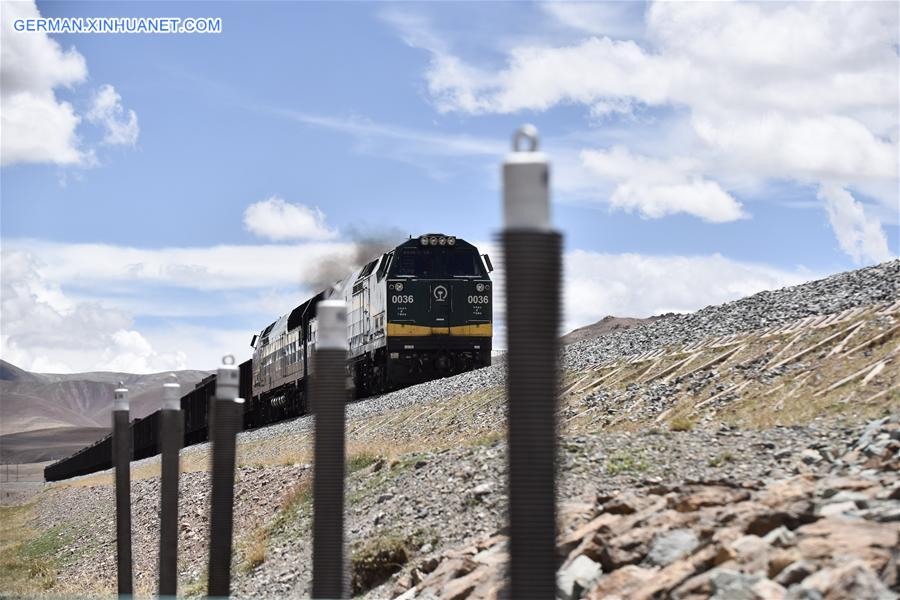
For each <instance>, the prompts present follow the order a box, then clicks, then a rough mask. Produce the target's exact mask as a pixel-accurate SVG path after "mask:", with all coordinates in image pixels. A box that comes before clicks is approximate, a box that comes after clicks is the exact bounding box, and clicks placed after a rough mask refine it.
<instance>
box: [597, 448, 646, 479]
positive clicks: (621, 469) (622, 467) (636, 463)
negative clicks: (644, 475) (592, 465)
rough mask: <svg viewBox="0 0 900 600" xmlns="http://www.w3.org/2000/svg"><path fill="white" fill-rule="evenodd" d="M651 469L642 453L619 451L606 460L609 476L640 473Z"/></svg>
mask: <svg viewBox="0 0 900 600" xmlns="http://www.w3.org/2000/svg"><path fill="white" fill-rule="evenodd" d="M649 468H650V465H649V464H648V463H647V461H646V460H645V459H644V457H643V456H642V455H641V454H640V453H636V452H630V451H628V450H617V451H616V452H614V453H613V454H612V455H610V457H609V458H607V459H606V473H607V474H608V475H619V474H620V473H640V472H643V471H646V470H647V469H649Z"/></svg>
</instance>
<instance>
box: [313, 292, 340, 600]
mask: <svg viewBox="0 0 900 600" xmlns="http://www.w3.org/2000/svg"><path fill="white" fill-rule="evenodd" d="M316 316H317V319H318V341H317V343H316V350H315V354H314V356H313V371H312V394H311V401H312V409H313V414H314V415H315V420H316V422H315V432H316V433H315V436H316V437H315V466H314V471H313V581H312V596H313V598H347V597H349V596H348V592H349V589H348V588H349V586H348V581H347V569H346V568H345V564H344V561H345V556H344V471H345V467H344V456H345V439H344V435H345V430H344V417H345V411H346V407H345V403H346V402H347V400H348V398H349V395H348V393H347V351H348V348H349V347H348V341H347V305H346V303H345V302H343V301H341V300H323V301H321V302H319V303H318V305H317V307H316Z"/></svg>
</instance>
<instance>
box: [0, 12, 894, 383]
mask: <svg viewBox="0 0 900 600" xmlns="http://www.w3.org/2000/svg"><path fill="white" fill-rule="evenodd" d="M36 17H181V18H187V17H212V18H220V19H221V23H222V30H221V33H208V34H199V33H194V34H189V33H171V34H137V33H136V34H112V33H106V34H99V33H92V34H84V33H82V34H73V33H69V34H50V35H48V34H47V33H44V32H35V31H17V30H16V29H15V27H14V23H15V21H16V19H26V18H36ZM0 24H2V40H0V50H2V65H0V66H2V69H0V71H2V86H0V100H2V106H0V120H2V124H0V159H2V160H0V162H2V167H0V169H2V171H0V247H2V257H0V281H2V311H0V319H2V320H0V354H2V358H3V359H5V360H7V361H10V362H12V363H14V364H16V365H18V366H20V367H23V368H26V369H30V370H34V371H43V372H77V371H87V370H120V371H129V372H156V371H164V370H172V369H182V368H195V369H211V368H215V365H216V364H218V362H219V360H220V358H221V356H222V355H223V354H234V355H235V356H236V357H238V358H239V359H243V358H246V357H248V356H249V355H250V352H251V350H250V348H249V341H250V338H251V336H252V334H253V333H254V332H258V331H259V330H260V329H262V328H263V327H265V326H266V325H267V324H269V323H270V322H272V321H273V320H274V319H275V318H276V317H277V316H278V315H280V314H282V313H285V312H287V311H289V310H290V309H291V308H292V307H294V306H296V305H297V304H299V303H300V302H302V301H303V300H305V299H306V298H307V297H309V296H310V295H311V294H312V293H314V292H315V291H317V290H316V285H317V284H316V282H317V281H318V279H317V278H318V277H319V276H320V275H321V273H320V271H321V264H323V262H326V263H327V262H329V261H331V262H334V261H343V262H346V263H347V264H348V265H349V264H350V263H352V262H353V260H354V257H355V256H356V254H358V252H357V251H356V250H357V248H358V247H359V244H360V241H361V240H369V239H377V240H390V241H391V242H394V241H396V243H399V242H400V241H402V240H403V239H405V238H406V236H408V235H413V236H418V235H420V234H422V233H426V232H442V233H446V234H450V235H456V236H458V237H462V238H464V239H466V240H468V241H471V242H473V243H475V244H477V245H478V246H479V248H480V249H481V250H482V251H484V252H488V253H489V254H490V255H491V257H492V259H493V262H494V263H495V265H496V266H498V269H497V271H495V272H494V274H493V277H494V279H495V280H497V281H502V276H503V274H502V257H501V256H500V255H499V249H498V247H497V244H496V239H497V238H496V236H497V234H498V233H499V231H500V230H501V228H502V221H501V210H500V208H501V207H500V193H501V182H500V165H501V163H502V161H503V159H504V156H505V155H506V153H508V152H509V149H510V139H511V136H512V134H513V132H514V131H515V129H516V128H517V127H519V126H520V125H522V124H524V123H532V124H534V125H535V126H536V127H537V128H538V130H539V131H540V136H541V149H542V150H543V151H544V152H546V153H547V154H548V156H549V158H550V160H551V190H552V202H553V206H552V214H553V221H554V224H555V226H556V228H558V229H559V230H560V231H561V232H562V233H563V234H564V239H565V255H564V266H565V280H564V306H565V314H564V322H563V328H564V329H565V330H571V329H572V328H575V327H578V326H581V325H585V324H588V323H591V322H594V321H597V320H599V319H601V318H602V317H604V316H606V315H610V314H611V315H616V316H631V317H644V316H649V315H653V314H659V313H663V312H671V311H676V312H683V311H691V310H696V309H698V308H702V307H704V306H707V305H711V304H718V303H721V302H725V301H728V300H732V299H736V298H739V297H743V296H746V295H749V294H752V293H755V292H757V291H760V290H763V289H775V288H779V287H783V286H786V285H794V284H797V283H800V282H803V281H809V280H812V279H817V278H819V277H822V276H826V275H829V274H832V273H836V272H840V271H845V270H849V269H854V268H859V267H861V266H865V265H869V264H874V263H878V262H882V261H885V260H890V259H892V258H894V257H896V256H897V255H898V248H900V236H898V221H900V215H898V213H900V209H898V202H900V200H898V164H900V83H898V66H900V61H898V56H900V54H898V52H900V50H898V49H900V39H898V30H900V29H898V28H900V4H898V3H893V2H880V3H840V2H829V3H796V4H794V3H665V2H664V3H655V2H653V3H646V4H645V3H638V2H634V3H624V2H623V3H562V2H552V3H536V4H526V3H505V2H504V3H478V4H476V3H462V2H460V3H456V2H443V3H390V4H387V3H374V2H372V3H324V2H323V3H316V2H306V3H289V2H272V3H266V2H252V3H251V2H221V3H217V2H201V3H190V2H185V3H144V2H128V3H112V2H77V1H74V2H65V3H63V2H38V3H37V4H35V3H34V2H2V3H0ZM348 268H349V267H348ZM501 290H502V288H501V289H498V290H497V293H495V303H496V306H495V316H496V317H497V323H496V335H495V347H499V348H502V347H503V346H504V344H505V341H504V340H505V334H504V327H503V298H502V293H501Z"/></svg>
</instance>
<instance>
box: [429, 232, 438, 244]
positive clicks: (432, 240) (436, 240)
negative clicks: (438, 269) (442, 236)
mask: <svg viewBox="0 0 900 600" xmlns="http://www.w3.org/2000/svg"><path fill="white" fill-rule="evenodd" d="M428 243H429V244H431V245H432V246H437V245H438V239H437V236H435V235H433V236H431V239H430V240H428Z"/></svg>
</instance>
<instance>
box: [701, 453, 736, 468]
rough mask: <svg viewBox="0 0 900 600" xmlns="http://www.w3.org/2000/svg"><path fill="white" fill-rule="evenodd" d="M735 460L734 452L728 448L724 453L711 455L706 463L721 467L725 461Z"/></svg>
mask: <svg viewBox="0 0 900 600" xmlns="http://www.w3.org/2000/svg"><path fill="white" fill-rule="evenodd" d="M734 460H735V456H734V454H733V453H732V452H731V451H729V450H726V451H725V452H723V453H722V454H719V455H717V456H711V457H709V460H707V461H706V464H707V465H709V466H710V467H721V466H722V465H724V464H725V463H730V462H734Z"/></svg>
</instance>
